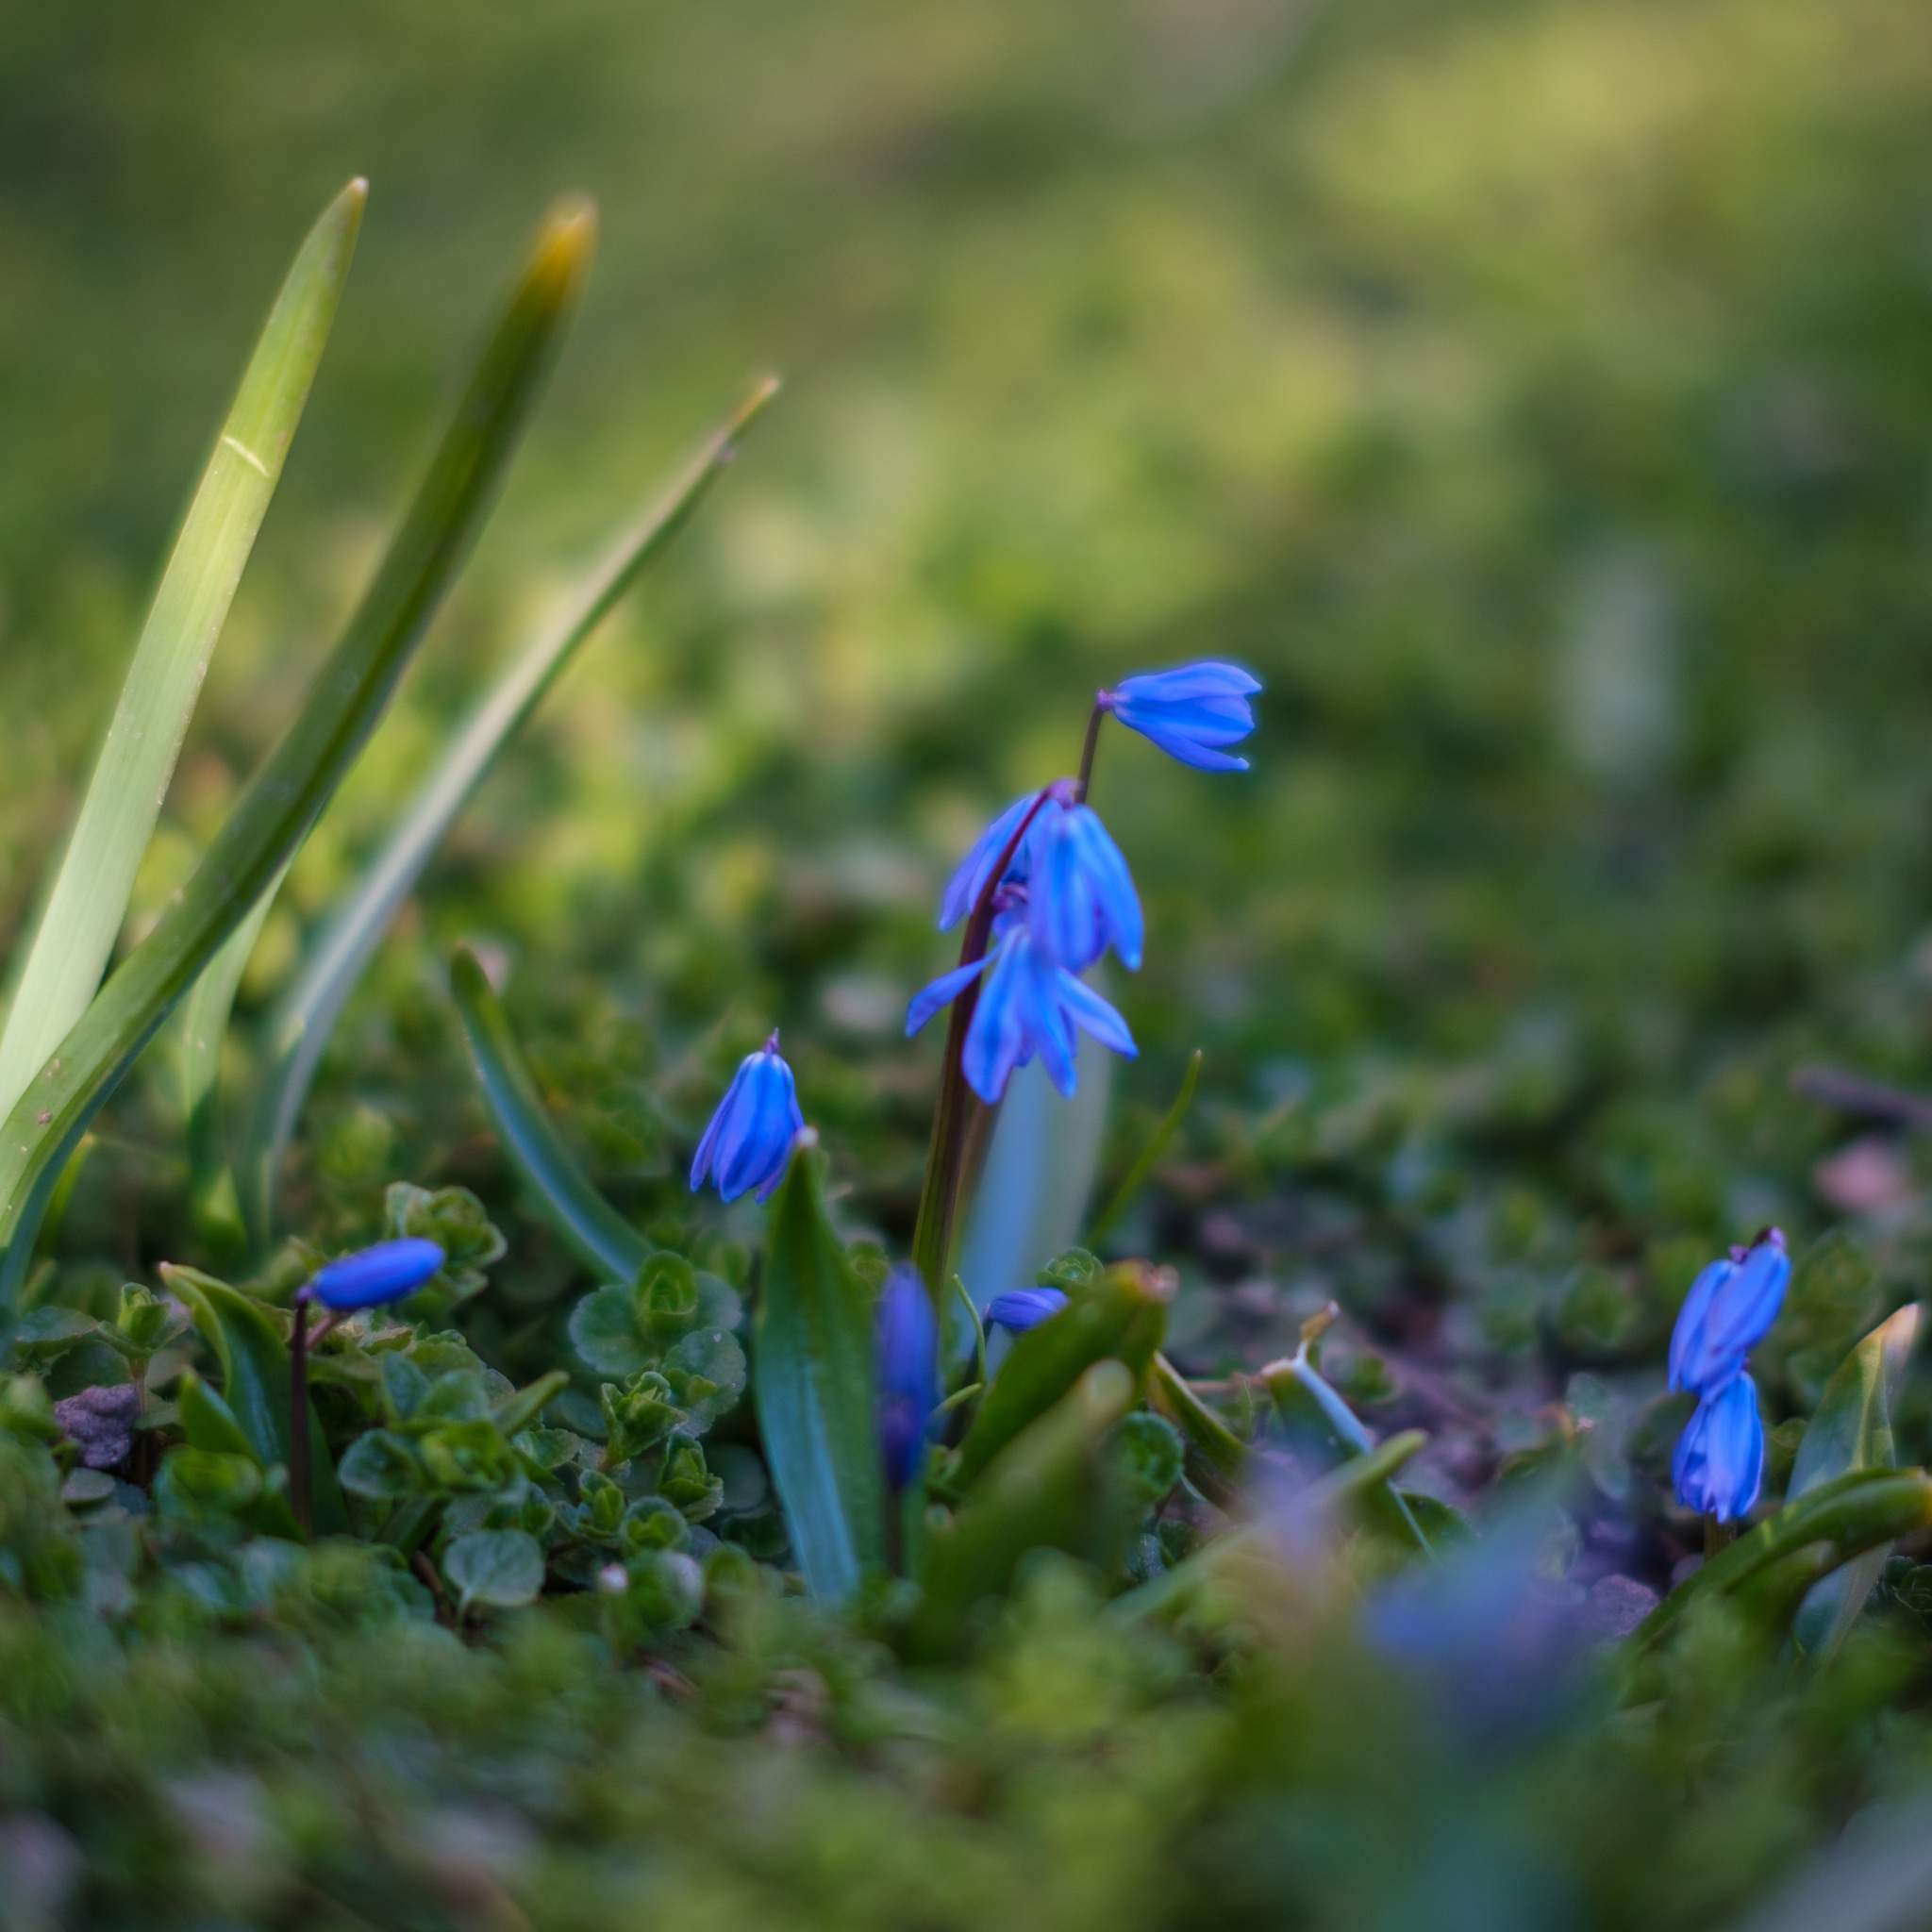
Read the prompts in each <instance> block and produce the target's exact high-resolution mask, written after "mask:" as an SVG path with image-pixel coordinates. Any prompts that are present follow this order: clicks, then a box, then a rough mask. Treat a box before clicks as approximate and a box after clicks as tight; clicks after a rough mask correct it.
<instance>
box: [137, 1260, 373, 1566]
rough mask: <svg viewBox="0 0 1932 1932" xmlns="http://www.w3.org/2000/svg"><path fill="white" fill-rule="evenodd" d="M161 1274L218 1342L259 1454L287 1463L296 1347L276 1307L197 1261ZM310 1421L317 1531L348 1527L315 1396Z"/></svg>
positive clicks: (242, 1422) (267, 1461)
mask: <svg viewBox="0 0 1932 1932" xmlns="http://www.w3.org/2000/svg"><path fill="white" fill-rule="evenodd" d="M161 1279H162V1280H163V1281H164V1282H165V1283H166V1284H167V1286H168V1290H169V1292H170V1293H172V1294H176V1295H179V1296H180V1298H181V1299H182V1300H183V1301H184V1302H186V1303H187V1304H188V1306H189V1307H190V1309H191V1310H192V1312H193V1315H194V1325H195V1326H196V1327H197V1328H199V1329H200V1330H201V1332H202V1335H203V1337H204V1338H205V1339H206V1341H207V1342H208V1346H209V1347H210V1348H212V1349H213V1350H214V1352H215V1359H216V1360H217V1361H219V1362H220V1363H221V1365H222V1400H223V1402H224V1403H225V1405H226V1407H227V1410H228V1413H229V1415H230V1416H231V1417H232V1418H233V1419H234V1422H235V1424H236V1426H237V1427H238V1428H239V1429H240V1430H241V1432H242V1436H243V1437H245V1438H246V1440H247V1443H248V1448H249V1450H250V1452H251V1453H252V1454H253V1455H254V1457H255V1459H256V1460H257V1461H258V1462H259V1463H260V1464H261V1466H262V1468H264V1469H273V1468H275V1465H276V1464H277V1463H279V1464H280V1465H281V1466H282V1467H283V1468H284V1469H287V1468H288V1467H289V1464H290V1456H289V1451H290V1445H291V1443H292V1442H293V1441H294V1434H293V1431H292V1429H291V1426H290V1407H289V1349H288V1344H287V1343H286V1342H285V1341H283V1340H282V1338H281V1336H280V1335H279V1334H278V1333H277V1332H276V1330H275V1323H274V1321H273V1320H272V1319H271V1318H270V1315H269V1312H268V1310H267V1309H266V1308H265V1307H262V1305H261V1304H260V1303H259V1302H258V1301H253V1300H251V1299H250V1298H249V1297H248V1296H247V1295H245V1294H243V1293H242V1291H240V1290H239V1289H234V1288H230V1287H229V1286H228V1284H227V1283H226V1282H225V1281H217V1280H216V1279H215V1278H214V1276H213V1275H211V1274H201V1273H200V1272H199V1271H198V1270H197V1269H193V1268H175V1267H170V1266H168V1265H166V1264H165V1263H164V1264H163V1265H162V1268H161ZM306 1421H307V1424H308V1465H309V1469H310V1471H311V1472H312V1474H311V1475H310V1483H311V1485H312V1492H313V1495H314V1509H315V1529H316V1534H317V1535H318V1536H338V1535H345V1534H347V1531H348V1527H349V1512H348V1510H347V1509H346V1508H345V1507H343V1504H342V1492H341V1489H340V1488H339V1487H338V1485H337V1482H336V1469H335V1464H334V1462H332V1461H331V1460H330V1458H329V1453H328V1441H327V1439H326V1438H325V1436H324V1435H323V1433H322V1424H321V1423H319V1422H318V1421H317V1420H316V1417H315V1407H314V1405H313V1404H312V1403H311V1404H310V1405H309V1408H308V1416H307V1418H306ZM292 1514H293V1512H292V1511H291V1518H292Z"/></svg>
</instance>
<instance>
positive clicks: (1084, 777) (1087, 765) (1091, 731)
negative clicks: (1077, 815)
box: [1074, 699, 1107, 805]
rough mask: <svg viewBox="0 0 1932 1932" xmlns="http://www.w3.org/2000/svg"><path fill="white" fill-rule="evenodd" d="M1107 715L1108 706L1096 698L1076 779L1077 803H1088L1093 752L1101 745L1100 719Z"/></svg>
mask: <svg viewBox="0 0 1932 1932" xmlns="http://www.w3.org/2000/svg"><path fill="white" fill-rule="evenodd" d="M1106 716H1107V707H1106V706H1105V705H1103V704H1102V703H1100V701H1099V700H1098V699H1095V700H1094V705H1093V711H1092V714H1091V716H1090V717H1089V718H1088V720H1087V742H1086V743H1085V744H1083V745H1082V746H1081V747H1080V775H1079V777H1078V778H1077V779H1076V780H1075V781H1074V783H1075V787H1076V791H1075V796H1074V803H1075V804H1076V805H1085V804H1086V803H1087V787H1088V785H1089V783H1090V782H1091V780H1092V777H1093V754H1094V753H1095V751H1097V750H1098V749H1099V747H1100V721H1101V720H1102V719H1103V718H1104V717H1106Z"/></svg>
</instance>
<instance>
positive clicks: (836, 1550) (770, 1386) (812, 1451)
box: [752, 1150, 886, 1600]
mask: <svg viewBox="0 0 1932 1932" xmlns="http://www.w3.org/2000/svg"><path fill="white" fill-rule="evenodd" d="M752 1361H753V1366H754V1370H755V1374H754V1375H753V1378H752V1388H753V1391H754V1393H755V1394H756V1396H757V1398H758V1428H759V1431H760V1433H761V1435H762V1436H763V1439H764V1448H765V1460H766V1462H767V1464H768V1465H769V1466H770V1468H771V1472H772V1481H773V1483H774V1485H775V1486H776V1488H777V1491H778V1500H779V1502H780V1503H782V1504H783V1505H784V1507H785V1520H786V1523H787V1524H789V1525H790V1527H791V1547H792V1549H793V1551H794V1552H795V1553H796V1554H797V1557H798V1563H799V1568H800V1569H801V1570H803V1571H804V1573H805V1581H806V1585H807V1588H808V1589H809V1590H810V1591H811V1593H812V1594H813V1595H814V1596H816V1597H820V1598H824V1599H828V1600H837V1599H839V1598H841V1597H847V1596H850V1595H851V1593H852V1592H853V1591H855V1590H856V1589H857V1588H858V1584H859V1580H860V1579H861V1577H863V1576H864V1575H865V1574H866V1573H867V1572H868V1571H874V1570H878V1569H880V1568H882V1567H883V1566H884V1563H885V1555H886V1552H885V1523H886V1480H885V1467H884V1464H883V1462H882V1461H881V1459H880V1457H879V1447H878V1439H877V1436H876V1433H875V1430H874V1416H873V1399H874V1398H873V1387H874V1385H873V1305H872V1296H871V1294H870V1292H869V1291H867V1289H866V1286H865V1283H864V1282H863V1281H861V1280H860V1279H859V1278H858V1274H856V1273H855V1272H854V1270H853V1267H852V1263H851V1262H850V1261H849V1260H848V1259H847V1258H846V1255H845V1250H844V1248H843V1246H842V1245H841V1242H840V1241H839V1237H838V1235H837V1234H836V1233H834V1231H833V1229H832V1224H831V1223H830V1222H829V1221H828V1220H827V1219H826V1218H825V1208H824V1199H823V1198H822V1196H821V1194H820V1191H819V1176H818V1167H817V1162H816V1159H815V1158H814V1157H813V1156H812V1155H811V1154H809V1153H808V1152H807V1151H805V1150H801V1151H800V1152H798V1153H796V1154H794V1155H793V1156H792V1158H791V1167H790V1169H789V1170H788V1171H787V1173H786V1175H785V1178H784V1180H783V1181H782V1182H781V1183H780V1184H779V1187H778V1191H777V1194H776V1196H775V1198H774V1201H773V1204H772V1216H771V1226H770V1231H769V1233H768V1235H767V1238H766V1244H765V1274H764V1282H763V1285H762V1289H761V1291H760V1293H759V1296H758V1316H757V1319H756V1322H755V1324H754V1325H753V1329H752Z"/></svg>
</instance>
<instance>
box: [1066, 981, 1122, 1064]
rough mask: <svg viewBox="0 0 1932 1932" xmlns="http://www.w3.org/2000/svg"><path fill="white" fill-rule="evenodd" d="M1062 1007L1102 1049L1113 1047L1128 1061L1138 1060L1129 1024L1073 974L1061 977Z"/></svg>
mask: <svg viewBox="0 0 1932 1932" xmlns="http://www.w3.org/2000/svg"><path fill="white" fill-rule="evenodd" d="M1058 992H1059V996H1060V1001H1061V1004H1062V1005H1063V1006H1064V1007H1065V1008H1066V1009H1067V1012H1068V1013H1069V1015H1070V1016H1071V1017H1072V1018H1073V1019H1074V1021H1076V1022H1077V1023H1078V1024H1079V1025H1080V1027H1081V1029H1082V1030H1083V1031H1084V1032H1087V1033H1091V1034H1092V1036H1093V1037H1094V1039H1095V1040H1097V1041H1099V1042H1100V1043H1101V1045H1102V1046H1108V1047H1111V1048H1112V1049H1113V1050H1114V1052H1115V1053H1117V1054H1121V1055H1123V1056H1124V1058H1127V1059H1130V1060H1132V1059H1139V1058H1140V1057H1141V1049H1140V1048H1139V1047H1138V1046H1136V1045H1135V1044H1134V1036H1133V1035H1132V1034H1131V1033H1129V1032H1128V1031H1127V1023H1126V1022H1125V1021H1124V1020H1123V1019H1122V1018H1121V1016H1120V1015H1119V1014H1118V1013H1117V1012H1115V1011H1114V1009H1113V1008H1111V1007H1110V1006H1108V1003H1107V1002H1106V1001H1105V1000H1104V999H1102V998H1101V996H1100V995H1099V994H1098V993H1097V992H1095V991H1093V989H1092V988H1091V986H1088V985H1086V984H1085V983H1084V982H1082V981H1080V980H1077V979H1075V978H1074V975H1073V974H1071V973H1062V974H1060V976H1059V985H1058Z"/></svg>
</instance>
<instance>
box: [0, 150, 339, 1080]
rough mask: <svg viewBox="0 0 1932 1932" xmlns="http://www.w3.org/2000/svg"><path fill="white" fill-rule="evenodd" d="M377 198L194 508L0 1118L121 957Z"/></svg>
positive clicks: (304, 282) (319, 260)
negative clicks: (245, 575)
mask: <svg viewBox="0 0 1932 1932" xmlns="http://www.w3.org/2000/svg"><path fill="white" fill-rule="evenodd" d="M368 196H369V184H368V183H367V182H366V181H352V182H350V184H349V185H348V187H346V188H345V189H343V190H342V192H341V193H340V194H339V195H337V196H336V198H335V200H334V201H333V202H331V203H330V204H329V207H328V208H327V209H326V210H325V212H324V214H323V217H322V219H321V220H320V221H319V222H317V223H316V225H315V226H314V227H313V228H312V229H311V230H310V231H309V234H308V240H307V241H306V242H304V243H303V244H302V251H301V253H300V254H299V255H297V256H296V258H295V263H294V266H293V267H292V268H291V270H290V271H289V278H288V280H287V281H285V282H284V283H283V284H282V291H281V293H280V295H279V296H277V297H276V299H275V308H273V309H272V310H271V311H270V314H269V318H268V325H267V326H266V327H265V328H264V329H263V330H262V333H261V340H260V341H258V343H257V344H256V349H255V355H254V357H253V358H252V359H251V360H250V362H249V364H248V368H247V371H246V373H245V374H244V375H242V388H241V390H240V391H239V392H238V393H237V395H236V397H235V402H234V406H233V408H230V410H229V411H228V420H227V421H226V422H225V424H224V425H222V433H221V436H220V438H219V440H218V441H216V443H215V448H214V454H213V455H212V456H211V457H209V458H208V468H207V470H206V471H205V472H204V473H203V475H202V479H201V486H200V488H199V489H198V490H196V491H195V493H194V500H193V502H192V504H191V505H190V506H189V509H188V515H187V519H186V521H185V522H184V523H183V524H182V525H181V534H180V536H179V537H178V538H177V539H176V540H175V551H174V555H173V556H172V557H170V558H169V559H168V568H167V571H166V573H165V574H164V575H163V576H162V578H161V584H160V589H159V590H158V591H156V592H155V601H154V604H153V607H152V608H150V609H149V611H148V616H147V623H146V625H145V626H144V627H143V628H142V633H141V641H140V642H139V643H138V644H137V645H136V646H135V650H134V661H133V663H132V664H131V665H129V667H128V671H127V681H126V683H125V684H124V685H123V686H122V688H121V698H120V702H119V703H118V704H117V705H116V706H115V708H114V717H113V722H112V723H111V724H109V725H108V737H107V741H106V742H105V743H104V744H103V745H102V746H101V756H100V760H99V762H98V763H97V764H96V765H95V766H94V774H93V778H92V782H91V783H90V784H89V786H88V791H87V797H86V799H85V801H84V802H83V803H82V805H81V808H80V817H79V819H78V820H77V821H76V823H75V827H74V836H73V838H72V839H71V840H70V841H69V842H68V846H67V854H66V857H65V858H63V859H62V861H61V865H60V871H59V874H58V877H57V878H56V880H55V882H54V889H53V891H52V892H51V894H50V895H49V896H48V899H47V903H46V908H45V910H44V911H43V912H42V915H41V920H40V924H39V927H38V929H37V931H36V932H35V935H34V940H33V945H32V949H31V951H30V952H29V954H28V956H27V960H26V966H25V971H24V972H23V973H22V974H21V977H20V985H19V990H18V991H17V992H16V993H15V994H14V999H13V1005H12V1008H11V1009H10V1010H9V1012H8V1016H7V1029H6V1031H5V1033H4V1034H0V1114H4V1113H7V1112H8V1111H10V1110H11V1109H12V1107H13V1104H14V1102H15V1101H17V1100H18V1099H19V1098H20V1096H21V1094H22V1093H23V1092H25V1090H26V1087H27V1084H28V1082H29V1081H31V1080H32V1079H33V1077H34V1075H35V1074H37V1073H39V1072H40V1070H41V1067H42V1064H43V1063H44V1061H45V1060H46V1058H47V1056H48V1055H49V1054H50V1053H52V1052H53V1050H54V1049H55V1048H56V1047H57V1046H58V1045H59V1043H60V1041H61V1040H62V1038H63V1037H64V1036H65V1035H66V1033H67V1031H68V1029H69V1028H70V1027H72V1026H73V1024H74V1023H75V1021H76V1020H78V1019H79V1018H80V1016H81V1014H82V1013H83V1012H84V1011H86V1009H87V1004H88V1002H89V1001H90V1000H91V999H92V998H93V996H94V991H95V989H96V988H97V987H98V986H99V985H100V981H101V973H102V970H103V969H104V968H105V967H106V966H107V963H108V956H109V955H110V954H111V953H112V952H113V950H114V940H115V937H116V935H117V934H118V933H119V932H120V930H121V922H122V920H123V918H124V917H125V914H126V911H127V897H128V894H129V893H130V892H131V891H133V889H134V875H135V873H136V871H137V870H138V869H139V867H140V865H141V858H142V853H143V852H145V851H146V850H147V844H148V840H149V839H150V837H152V835H153V833H154V828H155V820H156V819H157V818H158V816H159V814H160V809H161V800H162V799H163V797H165V796H166V794H167V790H168V780H169V779H170V777H171V776H172V775H173V774H174V770H175V758H176V757H177V756H178V755H179V753H180V750H181V740H182V738H183V736H184V735H185V734H186V732H187V730H188V720H189V717H190V715H191V714H192V712H193V709H194V701H195V699H196V697H197V696H199V695H200V692H201V681H202V678H203V676H204V675H206V674H207V671H208V659H209V658H210V657H211V656H212V655H213V652H214V647H215V641H216V639H217V638H218V637H219V636H220V635H221V630H222V625H223V624H224V622H225V620H226V618H227V615H228V606H229V605H230V604H231V603H232V602H233V601H234V597H235V589H236V586H237V585H238V584H239V583H240V582H241V580H242V566H243V565H244V564H245V563H246V562H247V561H248V553H249V552H250V550H252V549H253V548H254V546H255V536H256V532H257V531H258V529H259V528H260V527H261V520H262V517H263V515H264V514H265V513H266V511H267V509H268V503H269V498H270V497H271V496H273V495H274V494H275V484H276V482H277V480H278V479H279V478H280V476H281V474H282V460H283V458H285V457H286V456H287V455H288V453H289V444H290V441H291V439H292V438H293V436H294V434H295V425H297V424H298V423H299V422H300V421H301V419H302V409H303V406H304V405H305V404H306V403H307V402H308V389H309V385H310V383H311V382H312V381H313V380H314V377H315V368H316V364H317V363H318V362H319V361H320V360H321V359H322V352H323V348H324V345H325V343H326V342H327V341H328V334H329V326H330V325H331V324H332V323H333V322H334V321H335V314H336V305H337V303H338V302H339V301H340V300H341V292H342V284H343V282H344V280H345V279H346V278H347V276H348V273H349V261H350V258H351V257H352V256H353V255H354V253H355V250H356V235H357V231H358V228H359V227H360V226H361V223H362V208H363V205H364V203H365V202H366V201H367V200H368Z"/></svg>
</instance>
